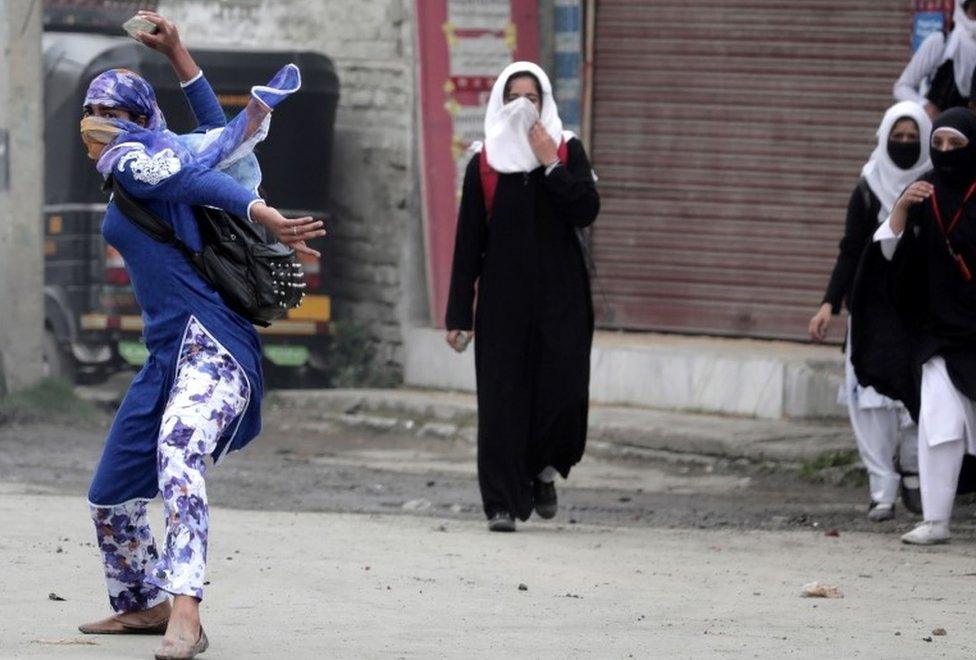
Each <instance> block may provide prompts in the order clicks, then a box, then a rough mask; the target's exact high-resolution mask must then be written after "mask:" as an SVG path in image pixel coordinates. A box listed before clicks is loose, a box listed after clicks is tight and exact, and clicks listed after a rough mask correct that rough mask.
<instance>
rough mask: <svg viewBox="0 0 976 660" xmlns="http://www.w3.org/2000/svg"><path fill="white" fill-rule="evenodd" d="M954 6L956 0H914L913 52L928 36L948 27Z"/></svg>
mask: <svg viewBox="0 0 976 660" xmlns="http://www.w3.org/2000/svg"><path fill="white" fill-rule="evenodd" d="M954 7H955V0H914V3H913V7H912V9H913V13H914V16H913V18H912V52H915V51H916V50H918V47H919V46H921V45H922V42H923V41H925V38H926V37H927V36H929V35H930V34H932V33H933V32H941V31H942V30H945V29H946V28H947V27H948V25H949V23H950V21H951V20H952V11H953V8H954Z"/></svg>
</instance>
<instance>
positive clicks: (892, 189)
mask: <svg viewBox="0 0 976 660" xmlns="http://www.w3.org/2000/svg"><path fill="white" fill-rule="evenodd" d="M902 119H911V120H913V121H914V122H915V124H916V125H918V133H919V142H920V144H919V147H920V151H919V157H918V160H917V161H916V162H915V164H914V165H912V167H910V168H909V169H902V168H901V167H899V166H898V165H896V164H895V163H894V161H892V160H891V154H890V153H889V152H888V140H889V139H890V138H891V131H892V129H893V128H894V127H895V124H897V123H898V122H899V121H900V120H902ZM931 135H932V120H931V119H929V116H928V114H927V113H926V112H925V110H924V109H923V108H922V106H920V105H919V104H918V103H915V102H914V101H902V102H901V103H896V104H895V105H893V106H891V107H890V108H888V110H887V112H885V114H884V117H883V118H882V119H881V125H880V126H878V132H877V136H878V146H877V147H875V148H874V152H873V153H872V154H871V158H870V159H869V160H868V162H867V163H865V165H864V168H863V169H862V170H861V176H863V177H864V178H865V179H866V180H867V182H868V185H869V186H870V187H871V190H872V192H874V194H875V195H877V197H878V199H879V200H880V201H881V210H880V211H879V213H878V221H879V222H883V221H884V220H885V218H887V217H888V216H889V215H890V214H891V209H892V208H893V207H894V205H895V202H896V201H898V198H899V197H900V196H901V193H902V191H904V190H905V188H906V187H907V186H908V185H909V184H910V183H912V182H913V181H915V180H916V179H917V178H918V177H920V176H922V174H924V173H925V172H927V171H928V170H929V169H931V167H932V164H931V162H930V161H929V138H930V136H931Z"/></svg>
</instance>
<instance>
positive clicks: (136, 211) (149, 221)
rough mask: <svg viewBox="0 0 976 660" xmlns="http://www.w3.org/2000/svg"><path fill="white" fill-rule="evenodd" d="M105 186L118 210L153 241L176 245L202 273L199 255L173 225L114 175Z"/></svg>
mask: <svg viewBox="0 0 976 660" xmlns="http://www.w3.org/2000/svg"><path fill="white" fill-rule="evenodd" d="M105 187H106V188H110V189H111V190H112V201H113V202H115V205H116V206H117V207H118V209H119V211H121V212H122V214H123V215H124V216H125V217H127V218H128V219H129V220H131V221H132V223H133V224H134V225H135V226H136V227H138V228H139V229H141V230H142V231H143V232H145V233H146V234H147V235H148V236H149V238H151V239H153V240H154V241H157V242H159V243H166V244H168V245H172V246H174V247H176V248H177V249H178V250H179V251H180V252H182V253H183V255H184V256H185V257H186V258H187V259H188V260H189V262H190V263H191V264H192V265H193V267H194V268H196V269H197V270H198V271H200V273H203V269H202V263H201V261H200V255H199V254H198V253H196V252H194V251H193V250H191V249H190V247H189V246H188V245H187V244H186V243H184V242H183V241H181V240H180V239H179V237H178V236H177V235H176V232H175V231H174V230H173V227H172V226H171V225H170V224H169V223H168V222H166V221H165V220H163V219H162V218H160V217H159V216H158V215H156V214H155V213H153V212H152V211H150V210H149V209H148V208H146V207H145V206H144V205H143V204H142V203H141V202H139V201H138V200H137V199H136V198H135V197H133V196H132V195H130V194H129V192H128V191H127V190H126V189H125V188H123V187H122V186H121V184H119V182H118V181H117V180H116V179H115V177H114V176H109V179H108V181H106V182H105Z"/></svg>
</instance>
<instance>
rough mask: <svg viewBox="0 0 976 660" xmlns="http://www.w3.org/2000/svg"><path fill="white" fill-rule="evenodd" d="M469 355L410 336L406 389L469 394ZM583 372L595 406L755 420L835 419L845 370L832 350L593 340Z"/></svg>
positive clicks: (743, 342) (418, 334) (700, 340)
mask: <svg viewBox="0 0 976 660" xmlns="http://www.w3.org/2000/svg"><path fill="white" fill-rule="evenodd" d="M473 353H474V351H472V350H470V349H469V350H468V351H467V352H466V353H464V354H462V355H458V354H456V353H455V352H454V351H452V350H450V348H448V347H447V345H446V344H445V343H444V338H443V334H442V333H441V332H439V331H437V330H432V329H429V328H411V329H409V330H407V332H406V365H405V369H404V370H405V380H406V383H407V385H410V386H413V387H420V388H432V389H445V390H457V391H462V392H473V391H474V389H475V371H474V355H473ZM590 372H591V377H590V400H591V401H592V402H593V403H594V404H602V405H612V406H638V407H642V408H657V409H661V410H681V411H687V412H696V413H709V414H721V415H734V416H739V417H755V418H759V419H824V418H841V417H844V416H846V412H847V411H846V409H845V408H844V407H843V406H841V405H839V404H838V403H837V393H838V389H839V387H840V385H841V383H842V382H843V374H844V365H843V358H842V356H841V353H840V351H838V350H837V349H836V348H834V347H825V346H809V345H803V344H791V343H788V342H769V341H760V340H749V339H720V338H712V337H683V336H678V335H658V334H644V333H640V334H631V333H617V332H597V333H596V337H595V338H594V341H593V353H592V355H591V359H590Z"/></svg>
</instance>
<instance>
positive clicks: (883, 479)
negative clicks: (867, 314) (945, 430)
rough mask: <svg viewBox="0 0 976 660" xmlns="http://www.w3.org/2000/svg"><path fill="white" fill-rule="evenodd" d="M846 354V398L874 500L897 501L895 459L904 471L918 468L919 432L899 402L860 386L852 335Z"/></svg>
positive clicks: (915, 470) (891, 502)
mask: <svg viewBox="0 0 976 660" xmlns="http://www.w3.org/2000/svg"><path fill="white" fill-rule="evenodd" d="M846 357H847V360H846V362H847V364H846V369H845V375H846V378H845V387H846V396H845V397H844V399H845V400H846V403H847V415H848V417H849V418H850V420H851V428H853V430H854V438H855V440H856V441H857V451H858V453H859V454H860V455H861V461H863V462H864V467H865V468H867V471H868V479H869V484H870V488H871V500H872V501H873V502H878V503H879V504H894V503H895V500H896V499H898V486H899V484H900V483H901V475H900V474H899V473H898V471H897V470H896V469H895V462H896V461H897V462H898V464H899V466H900V467H901V469H902V471H903V472H917V471H918V434H917V431H916V428H915V425H914V424H912V423H911V421H910V419H909V418H908V415H907V414H906V413H905V411H904V407H903V406H901V405H900V404H899V403H898V402H897V401H893V400H891V399H889V398H888V397H884V396H881V395H880V394H878V393H877V392H876V391H874V389H872V388H869V387H867V388H865V387H861V386H859V385H858V383H857V377H856V376H855V375H854V367H853V365H852V364H851V355H850V338H848V344H847V356H846Z"/></svg>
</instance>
